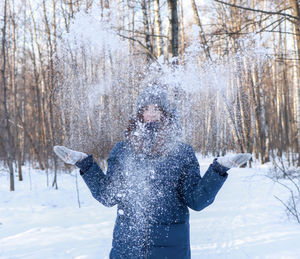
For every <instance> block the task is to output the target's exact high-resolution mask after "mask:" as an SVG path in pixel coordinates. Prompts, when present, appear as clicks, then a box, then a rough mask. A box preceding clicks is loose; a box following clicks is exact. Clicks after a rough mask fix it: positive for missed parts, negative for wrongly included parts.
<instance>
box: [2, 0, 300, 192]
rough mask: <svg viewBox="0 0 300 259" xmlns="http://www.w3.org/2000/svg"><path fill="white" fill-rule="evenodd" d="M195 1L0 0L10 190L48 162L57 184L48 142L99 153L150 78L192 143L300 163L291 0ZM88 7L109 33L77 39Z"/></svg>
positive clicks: (298, 29) (295, 21) (295, 19)
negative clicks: (164, 88)
mask: <svg viewBox="0 0 300 259" xmlns="http://www.w3.org/2000/svg"><path fill="white" fill-rule="evenodd" d="M200 2H201V1H197V0H189V1H183V0H164V1H163V0H151V1H146V0H110V1H109V0H100V1H94V0H76V1H75V0H40V1H33V0H22V1H16V0H4V1H2V3H1V4H0V6H1V14H0V19H1V23H0V26H1V36H0V38H1V56H0V59H1V73H0V74H1V78H0V82H1V89H0V98H1V104H0V112H1V113H0V122H1V123H0V131H1V135H0V159H1V160H3V161H5V164H6V165H7V168H8V170H9V175H10V190H14V178H15V175H17V176H18V180H22V165H23V164H24V163H25V162H30V163H32V164H34V165H35V166H37V167H38V168H40V169H41V170H45V171H46V172H48V169H51V170H53V171H54V172H55V173H54V177H53V179H52V185H53V186H54V187H56V188H57V170H58V168H59V167H60V164H58V163H59V161H57V160H56V157H55V156H54V154H53V146H54V145H57V144H64V145H68V146H69V147H71V148H75V149H78V150H80V151H83V152H89V153H93V154H94V155H95V157H96V158H98V159H100V158H105V157H107V155H108V153H109V150H110V149H111V147H112V146H113V145H114V144H115V143H116V142H117V141H119V140H121V139H122V138H123V137H124V129H125V128H126V126H127V123H128V120H129V118H130V116H131V115H132V114H133V113H134V100H135V98H136V97H137V95H138V93H139V92H140V90H141V89H142V88H143V87H144V86H145V85H146V84H147V83H148V81H151V80H153V79H155V80H161V82H162V83H163V84H165V85H170V88H169V93H170V96H171V98H172V100H173V102H174V103H176V105H177V107H178V109H179V111H180V114H181V120H182V125H183V135H184V136H183V137H184V139H185V141H187V142H188V143H190V144H192V145H193V147H194V148H195V150H196V151H198V152H201V153H202V154H203V155H211V154H212V155H215V156H217V155H224V154H225V153H226V152H230V151H235V152H250V153H253V154H254V155H255V156H256V158H257V159H260V161H261V162H262V163H265V162H268V161H269V160H270V157H271V156H280V157H283V156H284V157H286V158H287V159H288V161H289V162H290V163H291V164H294V165H298V166H299V165H300V156H299V140H300V139H299V136H300V135H299V130H300V108H299V107H300V82H299V78H300V65H299V61H300V51H299V50H300V4H299V1H297V0H289V1H283V0H280V1H275V2H274V1H271V0H251V1H245V0H224V1H220V0H214V1H210V2H207V3H206V4H202V3H200ZM91 13H93V14H94V16H93V17H96V21H94V22H95V24H97V22H99V24H102V27H103V26H104V27H105V26H107V28H106V30H105V31H106V32H111V33H112V34H113V35H115V38H112V39H111V38H109V34H107V37H106V36H105V35H106V34H105V32H103V35H104V36H105V37H104V36H103V35H102V37H99V38H96V39H95V40H94V41H96V43H91V42H90V41H93V39H92V38H93V37H94V36H95V35H97V33H98V31H97V30H98V27H94V28H93V26H90V27H91V28H89V27H88V26H87V27H84V29H83V31H81V32H80V33H82V36H80V35H81V34H80V33H79V32H78V30H80V26H81V25H84V23H85V22H84V20H80V17H81V18H82V17H84V15H88V14H91ZM87 28H88V29H87ZM88 30H91V34H90V36H91V37H90V39H89V37H88V35H89V34H88V33H89V31H88ZM99 30H101V28H100V27H99ZM66 35H71V36H72V37H69V36H66ZM89 40H90V41H89ZM114 41H116V42H114ZM118 44H120V45H118ZM181 79H186V80H181ZM189 87H191V88H193V89H192V91H189V89H188V88H189Z"/></svg>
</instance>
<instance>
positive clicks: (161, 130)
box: [126, 84, 182, 157]
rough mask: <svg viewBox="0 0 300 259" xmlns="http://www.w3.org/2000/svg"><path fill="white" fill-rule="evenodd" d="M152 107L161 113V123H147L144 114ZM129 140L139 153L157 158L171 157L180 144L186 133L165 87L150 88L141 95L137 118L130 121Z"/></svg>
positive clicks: (155, 86) (137, 107) (138, 100)
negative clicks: (176, 146) (171, 151)
mask: <svg viewBox="0 0 300 259" xmlns="http://www.w3.org/2000/svg"><path fill="white" fill-rule="evenodd" d="M151 105H156V106H157V107H158V108H159V109H160V110H161V116H160V120H159V121H151V122H145V121H144V119H143V112H144V110H145V108H146V107H149V106H151ZM126 136H127V139H128V141H129V142H130V144H131V145H132V147H133V148H134V150H135V151H136V153H143V154H146V155H148V156H154V157H158V156H164V155H167V154H168V153H169V152H170V150H172V148H173V147H174V146H175V144H176V143H178V141H180V139H181V136H182V130H181V124H180V119H179V116H178V113H177V110H176V109H175V108H174V107H173V106H172V104H171V102H170V100H169V97H168V94H167V92H166V91H165V90H164V89H163V88H162V87H161V86H159V85H157V84H151V85H148V87H146V88H145V89H144V91H143V92H142V93H141V94H140V95H139V97H138V98H137V101H136V117H135V118H134V119H132V120H131V121H130V123H129V127H128V128H127V131H126Z"/></svg>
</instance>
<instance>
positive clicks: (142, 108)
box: [54, 85, 250, 259]
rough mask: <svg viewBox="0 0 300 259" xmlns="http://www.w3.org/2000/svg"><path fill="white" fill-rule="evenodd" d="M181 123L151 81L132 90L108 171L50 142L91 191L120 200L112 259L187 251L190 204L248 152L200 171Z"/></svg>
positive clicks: (210, 191) (206, 201) (208, 194)
mask: <svg viewBox="0 0 300 259" xmlns="http://www.w3.org/2000/svg"><path fill="white" fill-rule="evenodd" d="M180 137H181V125H180V123H179V120H178V116H177V113H176V110H175V109H173V108H172V106H171V104H170V101H169V99H168V96H167V94H166V92H165V91H164V90H163V89H162V88H160V87H159V86H157V85H150V86H149V87H147V88H146V89H145V90H144V91H143V92H142V93H141V95H140V96H139V97H138V100H137V103H136V117H135V118H134V119H133V120H131V121H130V122H129V126H128V129H127V131H126V139H125V141H123V142H119V143H117V144H116V145H115V146H114V148H113V149H112V151H111V153H110V156H109V158H108V169H107V172H106V174H104V173H103V172H102V170H101V169H100V167H99V166H98V164H97V163H96V162H95V161H94V160H93V157H92V156H91V155H89V156H87V155H86V154H84V153H81V152H77V151H73V150H70V149H67V148H65V147H63V146H56V147H55V148H54V151H55V152H56V153H57V155H58V156H60V158H61V159H63V160H64V161H65V162H66V163H70V164H76V166H77V167H79V168H80V174H81V176H82V177H83V179H84V181H85V182H86V184H87V186H88V187H89V189H90V191H91V193H92V195H93V196H94V198H95V199H97V200H98V201H99V202H100V203H102V204H104V205H105V206H114V205H117V206H118V215H117V218H116V223H115V227H114V233H113V242H112V249H111V252H110V258H111V259H124V258H128V259H129V258H130V259H133V258H155V259H159V258H170V259H176V258H178V259H187V258H190V257H191V252H190V234H189V210H188V208H191V209H193V210H196V211H200V210H202V209H204V208H205V207H207V206H208V205H210V204H211V203H212V202H213V201H214V199H215V196H216V194H217V192H218V191H219V190H220V188H221V186H222V185H223V183H224V182H225V180H226V178H227V171H228V170H229V169H230V167H233V166H239V165H241V164H244V163H245V162H247V160H248V159H250V156H249V154H238V155H235V156H232V157H231V158H230V159H228V158H226V157H221V158H218V159H215V160H214V161H213V163H212V164H211V165H210V167H209V168H208V170H207V172H206V173H205V175H204V176H203V178H202V177H201V176H200V171H199V164H198V161H197V159H196V156H195V153H194V151H193V149H192V147H191V146H189V145H187V144H184V143H182V142H180Z"/></svg>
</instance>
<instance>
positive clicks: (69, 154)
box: [53, 146, 88, 165]
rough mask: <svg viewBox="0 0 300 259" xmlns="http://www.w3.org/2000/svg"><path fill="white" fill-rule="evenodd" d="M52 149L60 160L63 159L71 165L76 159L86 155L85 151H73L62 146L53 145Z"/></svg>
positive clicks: (78, 159)
mask: <svg viewBox="0 0 300 259" xmlns="http://www.w3.org/2000/svg"><path fill="white" fill-rule="evenodd" d="M53 150H54V152H55V154H56V155H58V156H59V158H60V159H61V160H63V161H64V162H65V163H66V164H71V165H75V164H76V163H77V162H78V161H80V160H82V159H84V158H86V157H87V156H88V155H87V154H85V153H82V152H78V151H74V150H72V149H68V148H66V147H64V146H54V148H53Z"/></svg>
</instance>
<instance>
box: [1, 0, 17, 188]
mask: <svg viewBox="0 0 300 259" xmlns="http://www.w3.org/2000/svg"><path fill="white" fill-rule="evenodd" d="M3 14H4V15H3V28H2V46H1V54H2V68H1V77H2V88H3V108H4V117H5V120H4V121H5V127H4V128H5V130H6V134H7V139H6V141H5V149H6V156H7V164H8V168H9V179H10V190H11V191H14V190H15V182H14V167H13V159H14V152H13V148H14V144H13V138H12V134H11V128H10V114H9V111H8V105H7V84H6V52H5V49H6V25H7V0H5V2H4V8H3Z"/></svg>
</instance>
